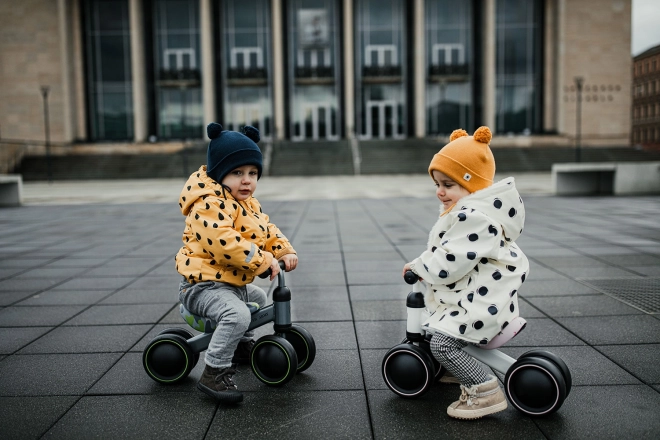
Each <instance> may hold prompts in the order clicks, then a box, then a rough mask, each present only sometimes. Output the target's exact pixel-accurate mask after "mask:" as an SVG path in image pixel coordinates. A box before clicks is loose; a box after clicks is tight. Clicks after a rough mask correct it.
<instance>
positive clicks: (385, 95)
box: [355, 0, 408, 139]
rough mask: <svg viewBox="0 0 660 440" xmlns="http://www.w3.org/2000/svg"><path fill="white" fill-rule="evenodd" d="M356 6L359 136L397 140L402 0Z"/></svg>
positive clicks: (401, 108)
mask: <svg viewBox="0 0 660 440" xmlns="http://www.w3.org/2000/svg"><path fill="white" fill-rule="evenodd" d="M355 5H356V32H355V54H356V63H355V65H356V95H357V96H358V99H357V101H356V115H357V118H356V119H357V133H358V136H359V138H361V139H374V138H376V139H386V138H394V139H401V138H404V137H405V136H406V132H407V128H406V127H407V124H406V119H407V109H406V86H405V85H406V76H407V75H406V73H407V71H406V66H407V65H408V63H406V61H405V60H406V32H405V22H406V19H405V17H406V8H405V5H406V1H405V0H364V1H359V2H355Z"/></svg>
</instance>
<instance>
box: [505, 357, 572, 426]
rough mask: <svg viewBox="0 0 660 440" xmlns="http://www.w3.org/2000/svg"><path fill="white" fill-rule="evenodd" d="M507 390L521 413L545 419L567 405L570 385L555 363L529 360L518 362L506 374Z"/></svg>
mask: <svg viewBox="0 0 660 440" xmlns="http://www.w3.org/2000/svg"><path fill="white" fill-rule="evenodd" d="M504 391H505V393H506V396H507V397H508V399H509V401H510V402H511V403H512V404H513V406H515V407H516V409H518V410H519V411H521V412H523V413H525V414H527V415H530V416H545V415H548V414H552V413H554V412H555V411H557V410H558V409H559V408H560V407H561V405H562V404H563V403H564V399H566V382H565V381H564V376H563V375H562V372H561V370H560V369H559V368H558V367H557V366H556V365H555V364H554V363H553V362H551V361H549V360H548V359H545V358H540V357H527V358H523V359H518V360H517V361H516V362H515V363H514V364H513V365H512V366H511V367H510V368H509V370H508V371H507V372H506V376H505V378H504Z"/></svg>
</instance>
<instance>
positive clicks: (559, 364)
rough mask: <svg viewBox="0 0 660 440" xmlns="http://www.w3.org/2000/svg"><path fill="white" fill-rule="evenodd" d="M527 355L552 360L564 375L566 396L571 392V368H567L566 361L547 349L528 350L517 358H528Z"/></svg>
mask: <svg viewBox="0 0 660 440" xmlns="http://www.w3.org/2000/svg"><path fill="white" fill-rule="evenodd" d="M528 357H541V358H544V359H548V360H550V361H552V363H554V364H555V365H557V367H559V369H560V370H561V373H562V375H563V376H564V381H565V382H566V397H568V395H569V394H571V387H572V386H573V377H572V376H571V370H569V369H568V366H567V365H566V363H565V362H564V361H563V360H562V359H561V358H560V357H559V356H557V355H556V354H554V353H552V352H549V351H547V350H541V349H536V350H530V351H527V352H525V353H523V354H522V355H521V356H520V357H519V358H518V360H520V359H524V358H528Z"/></svg>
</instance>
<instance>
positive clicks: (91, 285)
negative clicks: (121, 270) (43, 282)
mask: <svg viewBox="0 0 660 440" xmlns="http://www.w3.org/2000/svg"><path fill="white" fill-rule="evenodd" d="M131 281H133V278H131V277H109V278H108V277H106V278H74V279H72V280H69V281H66V282H64V283H62V284H59V285H57V286H56V287H54V289H55V290H108V289H119V288H120V287H124V286H125V285H127V284H128V283H130V282H131Z"/></svg>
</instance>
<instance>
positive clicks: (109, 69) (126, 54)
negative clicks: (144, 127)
mask: <svg viewBox="0 0 660 440" xmlns="http://www.w3.org/2000/svg"><path fill="white" fill-rule="evenodd" d="M83 5H84V21H85V25H84V29H85V36H84V39H85V52H86V55H87V56H86V69H87V106H88V114H89V125H90V127H89V128H90V131H89V133H90V138H91V140H94V141H101V140H127V139H132V138H133V90H132V80H131V50H130V47H131V42H130V40H131V39H130V30H129V19H128V1H127V0H90V1H88V2H83Z"/></svg>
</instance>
